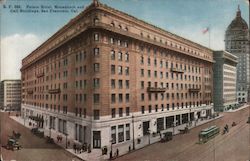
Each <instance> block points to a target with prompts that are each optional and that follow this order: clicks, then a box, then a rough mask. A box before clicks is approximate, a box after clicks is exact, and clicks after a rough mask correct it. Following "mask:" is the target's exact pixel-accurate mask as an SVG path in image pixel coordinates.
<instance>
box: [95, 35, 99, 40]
mask: <svg viewBox="0 0 250 161" xmlns="http://www.w3.org/2000/svg"><path fill="white" fill-rule="evenodd" d="M94 39H95V41H99V34H98V33H95V34H94Z"/></svg>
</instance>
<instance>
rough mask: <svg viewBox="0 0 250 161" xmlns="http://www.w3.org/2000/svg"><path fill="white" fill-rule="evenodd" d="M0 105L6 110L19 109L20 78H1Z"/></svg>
mask: <svg viewBox="0 0 250 161" xmlns="http://www.w3.org/2000/svg"><path fill="white" fill-rule="evenodd" d="M0 107H1V108H2V109H6V110H20V109H21V80H3V81H2V82H1V83H0Z"/></svg>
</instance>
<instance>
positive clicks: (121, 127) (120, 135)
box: [118, 125, 124, 143]
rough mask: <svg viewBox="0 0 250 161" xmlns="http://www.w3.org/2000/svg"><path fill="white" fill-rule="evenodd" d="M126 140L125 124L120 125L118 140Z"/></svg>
mask: <svg viewBox="0 0 250 161" xmlns="http://www.w3.org/2000/svg"><path fill="white" fill-rule="evenodd" d="M123 141H124V125H118V142H119V143H120V142H123Z"/></svg>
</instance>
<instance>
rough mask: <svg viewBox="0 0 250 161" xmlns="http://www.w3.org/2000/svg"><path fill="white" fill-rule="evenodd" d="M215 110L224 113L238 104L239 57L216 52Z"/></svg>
mask: <svg viewBox="0 0 250 161" xmlns="http://www.w3.org/2000/svg"><path fill="white" fill-rule="evenodd" d="M214 60H215V64H214V67H213V71H214V96H213V101H214V109H215V111H224V110H227V109H228V108H229V107H230V108H232V107H235V105H236V104H237V98H236V96H237V92H236V76H237V73H236V65H237V57H235V56H234V55H232V54H230V53H228V52H226V51H214Z"/></svg>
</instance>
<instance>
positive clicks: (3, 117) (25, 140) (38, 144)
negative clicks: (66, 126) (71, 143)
mask: <svg viewBox="0 0 250 161" xmlns="http://www.w3.org/2000/svg"><path fill="white" fill-rule="evenodd" d="M0 122H1V124H0V125H1V127H0V129H1V131H0V134H1V137H0V139H1V140H0V145H1V146H3V145H6V143H7V140H8V136H9V135H12V131H13V130H15V131H16V132H20V133H21V135H22V136H21V139H20V144H21V145H22V147H23V148H22V149H21V150H19V151H11V150H6V149H5V148H2V155H3V158H4V160H5V161H8V160H17V161H52V160H53V161H72V160H74V161H79V159H78V158H76V157H74V156H73V155H72V154H70V153H69V152H67V151H65V150H64V149H62V148H61V147H59V146H57V145H54V144H53V145H52V144H47V143H46V141H45V139H40V138H39V137H37V136H35V135H33V134H32V133H31V132H30V130H29V129H27V128H25V127H23V126H22V125H20V124H19V123H17V122H15V121H14V120H12V119H10V118H9V117H8V113H2V112H0Z"/></svg>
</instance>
